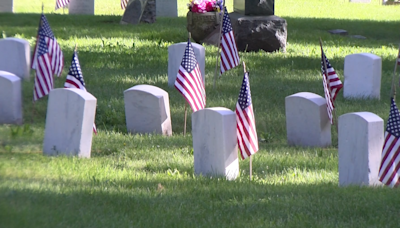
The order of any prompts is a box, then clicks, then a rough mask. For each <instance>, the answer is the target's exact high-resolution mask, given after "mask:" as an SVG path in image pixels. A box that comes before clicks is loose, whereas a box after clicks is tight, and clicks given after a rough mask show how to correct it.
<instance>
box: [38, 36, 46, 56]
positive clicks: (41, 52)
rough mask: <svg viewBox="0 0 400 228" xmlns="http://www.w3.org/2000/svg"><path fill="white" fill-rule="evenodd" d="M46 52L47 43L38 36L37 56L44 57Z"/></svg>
mask: <svg viewBox="0 0 400 228" xmlns="http://www.w3.org/2000/svg"><path fill="white" fill-rule="evenodd" d="M47 52H49V49H48V48H47V43H46V40H45V39H44V37H42V36H40V37H39V48H38V56H41V55H44V54H46V53H47Z"/></svg>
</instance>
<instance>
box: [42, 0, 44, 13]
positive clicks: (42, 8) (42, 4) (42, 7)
mask: <svg viewBox="0 0 400 228" xmlns="http://www.w3.org/2000/svg"><path fill="white" fill-rule="evenodd" d="M43 10H44V3H43V2H42V14H43Z"/></svg>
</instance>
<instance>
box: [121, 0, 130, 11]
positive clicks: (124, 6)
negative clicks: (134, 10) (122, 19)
mask: <svg viewBox="0 0 400 228" xmlns="http://www.w3.org/2000/svg"><path fill="white" fill-rule="evenodd" d="M128 2H129V0H121V9H125V8H126V7H127V6H128Z"/></svg>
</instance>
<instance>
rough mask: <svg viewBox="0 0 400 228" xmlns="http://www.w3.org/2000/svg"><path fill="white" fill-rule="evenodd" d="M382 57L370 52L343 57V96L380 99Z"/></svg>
mask: <svg viewBox="0 0 400 228" xmlns="http://www.w3.org/2000/svg"><path fill="white" fill-rule="evenodd" d="M381 76H382V59H381V57H379V56H376V55H374V54H371V53H358V54H352V55H347V56H346V57H345V58H344V85H343V97H344V98H361V99H364V98H374V99H380V94H381Z"/></svg>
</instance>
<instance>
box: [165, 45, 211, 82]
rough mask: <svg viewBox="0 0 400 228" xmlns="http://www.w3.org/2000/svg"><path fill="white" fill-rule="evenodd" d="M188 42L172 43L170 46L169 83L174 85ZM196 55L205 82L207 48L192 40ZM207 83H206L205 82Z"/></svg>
mask: <svg viewBox="0 0 400 228" xmlns="http://www.w3.org/2000/svg"><path fill="white" fill-rule="evenodd" d="M186 45H187V42H181V43H177V44H172V45H170V46H169V47H168V85H169V86H171V87H173V86H174V84H175V80H176V76H177V74H178V70H179V66H180V65H181V62H182V58H183V55H184V54H185V49H186ZM192 46H193V50H194V55H195V56H196V60H197V63H198V64H199V68H200V71H201V77H202V78H203V83H205V77H206V74H205V66H206V63H205V55H206V50H205V48H204V47H203V46H201V45H200V44H196V43H193V42H192ZM204 85H205V84H204Z"/></svg>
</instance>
